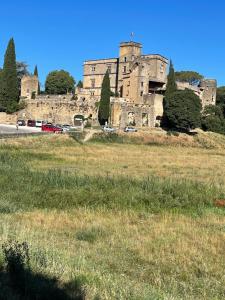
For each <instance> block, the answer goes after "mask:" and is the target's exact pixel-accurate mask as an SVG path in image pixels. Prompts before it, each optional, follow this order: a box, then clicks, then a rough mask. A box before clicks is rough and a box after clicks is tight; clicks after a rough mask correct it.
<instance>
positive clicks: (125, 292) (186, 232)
mask: <svg viewBox="0 0 225 300" xmlns="http://www.w3.org/2000/svg"><path fill="white" fill-rule="evenodd" d="M157 134H158V136H157V135H156V134H154V133H151V134H149V135H148V134H147V133H143V136H142V138H143V141H144V142H143V143H140V144H119V143H114V144H110V143H109V144H101V143H91V142H90V143H87V144H84V145H81V144H79V143H77V142H76V141H74V140H72V139H70V138H69V137H67V136H45V137H38V138H36V137H34V138H26V139H17V140H15V141H11V140H7V141H4V142H2V143H3V144H4V147H8V151H9V152H11V153H13V154H15V155H17V156H18V157H19V156H21V155H22V156H24V157H25V158H26V163H27V164H28V165H29V166H30V167H31V168H32V169H33V170H46V171H48V170H49V169H59V170H64V171H68V172H69V173H72V174H81V175H82V174H87V175H91V176H95V175H102V176H105V175H109V174H110V175H123V176H128V177H129V178H130V177H137V178H142V177H145V176H147V175H152V174H154V175H156V176H159V177H172V178H175V179H179V178H185V179H191V180H193V181H202V182H205V183H208V184H213V183H214V184H221V185H222V187H223V188H224V185H225V171H224V165H225V146H224V145H225V143H224V137H222V136H220V135H216V134H210V133H209V134H206V133H200V134H199V135H198V136H197V137H189V136H188V137H187V136H183V135H181V136H180V137H167V136H165V134H161V133H160V132H159V133H157ZM184 145H186V147H184ZM187 145H188V146H187ZM124 192H126V191H124ZM34 201H35V199H34ZM219 212H220V213H219ZM8 239H18V240H19V241H24V240H26V241H27V242H28V243H29V246H30V249H31V262H32V268H33V269H34V270H36V271H40V272H43V273H45V274H49V275H56V276H58V278H59V279H60V280H62V281H63V282H66V281H69V280H71V278H74V276H77V275H79V276H81V275H82V276H84V278H85V280H84V285H85V287H86V291H87V299H88V300H92V299H94V297H95V296H96V295H99V297H100V299H106V300H107V299H121V300H122V299H129V300H130V299H133V300H138V299H142V300H144V299H145V300H150V299H154V300H157V299H168V300H169V299H170V300H172V299H176V300H178V299H185V300H186V299H187V300H188V299H190V300H191V299H192V300H194V299H196V300H197V299H198V300H201V299H206V300H211V299H214V300H220V299H221V300H222V299H224V298H225V289H224V286H225V273H224V270H225V256H224V249H225V214H224V210H223V208H221V210H219V209H218V210H217V213H215V211H213V210H211V211H209V212H208V213H205V214H204V215H202V216H198V217H196V216H195V217H194V216H190V215H182V214H171V213H160V214H151V213H147V212H142V213H140V212H137V211H134V210H133V211H132V210H129V211H126V210H119V211H110V210H103V209H102V208H101V209H98V208H96V209H94V210H91V209H90V208H87V209H84V208H78V209H76V210H75V209H71V210H70V211H67V212H63V211H61V212H60V211H59V210H57V211H56V210H46V209H42V210H37V209H36V210H33V211H32V212H31V211H28V212H25V211H24V212H17V213H8V214H1V218H0V243H2V242H4V241H6V240H8ZM1 260H2V257H1V254H0V261H1Z"/></svg>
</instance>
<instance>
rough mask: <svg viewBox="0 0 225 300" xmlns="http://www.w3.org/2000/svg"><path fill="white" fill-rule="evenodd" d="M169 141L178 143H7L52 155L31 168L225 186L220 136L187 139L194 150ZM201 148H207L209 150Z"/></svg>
mask: <svg viewBox="0 0 225 300" xmlns="http://www.w3.org/2000/svg"><path fill="white" fill-rule="evenodd" d="M145 136H146V139H147V138H148V139H150V138H151V135H149V136H147V134H145ZM159 136H160V139H163V138H166V139H167V137H166V136H165V135H159ZM153 137H154V135H153ZM169 138H172V139H175V140H176V143H177V144H176V145H173V144H172V145H171V144H170V145H168V146H166V147H165V145H164V144H163V143H161V142H159V141H158V142H159V144H158V145H155V144H154V145H143V144H139V145H132V144H100V143H95V144H92V143H91V144H90V143H89V144H84V145H80V144H78V143H76V142H75V141H73V140H71V139H70V138H69V137H67V136H49V137H43V138H27V139H17V140H16V141H13V142H11V141H8V142H7V143H9V144H10V145H14V146H17V147H19V149H20V150H21V149H22V150H23V151H24V152H26V153H27V152H32V153H33V154H35V153H36V154H40V155H41V154H44V155H46V154H48V155H49V157H48V159H39V157H38V156H37V159H35V157H31V159H30V165H31V166H32V167H33V168H34V169H41V170H48V169H60V170H64V171H68V172H71V173H76V174H82V175H83V174H86V175H93V176H95V175H102V176H105V175H116V176H119V175H123V176H132V177H139V178H140V177H143V176H149V175H156V176H160V177H173V178H178V179H179V178H187V179H192V180H200V181H202V182H208V183H216V184H225V176H224V175H225V171H224V166H225V146H224V145H225V140H224V139H223V138H222V137H221V136H220V135H216V134H210V133H207V134H206V133H201V134H200V135H198V137H197V138H195V137H190V136H188V137H186V136H184V138H185V139H188V140H190V141H192V142H191V145H192V144H195V147H190V144H189V147H183V146H181V145H178V141H180V139H181V140H182V141H183V136H181V137H169ZM199 141H201V144H199ZM209 141H210V142H209ZM223 142H224V144H223ZM182 143H183V142H182ZM182 143H181V144H182ZM197 145H198V147H197ZM202 145H206V148H203V146H202ZM212 145H213V146H212ZM223 146H224V147H223ZM26 153H25V155H26Z"/></svg>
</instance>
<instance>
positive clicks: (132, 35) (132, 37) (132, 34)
mask: <svg viewBox="0 0 225 300" xmlns="http://www.w3.org/2000/svg"><path fill="white" fill-rule="evenodd" d="M133 39H134V32H131V34H130V40H131V42H133Z"/></svg>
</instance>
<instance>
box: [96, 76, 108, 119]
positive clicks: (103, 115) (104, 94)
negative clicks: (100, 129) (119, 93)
mask: <svg viewBox="0 0 225 300" xmlns="http://www.w3.org/2000/svg"><path fill="white" fill-rule="evenodd" d="M110 95H111V90H110V79H109V73H108V71H107V72H106V74H105V76H104V78H103V82H102V89H101V99H100V104H99V111H98V120H99V123H100V124H101V125H104V124H105V122H108V120H109V116H110Z"/></svg>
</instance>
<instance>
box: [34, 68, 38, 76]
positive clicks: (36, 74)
mask: <svg viewBox="0 0 225 300" xmlns="http://www.w3.org/2000/svg"><path fill="white" fill-rule="evenodd" d="M34 75H35V76H37V77H38V68H37V65H36V66H35V68H34Z"/></svg>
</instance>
